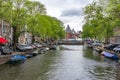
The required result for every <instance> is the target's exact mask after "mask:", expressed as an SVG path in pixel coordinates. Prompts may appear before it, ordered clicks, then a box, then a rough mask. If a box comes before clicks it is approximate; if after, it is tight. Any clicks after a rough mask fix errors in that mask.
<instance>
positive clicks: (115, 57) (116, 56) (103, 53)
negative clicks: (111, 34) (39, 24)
mask: <svg viewBox="0 0 120 80" xmlns="http://www.w3.org/2000/svg"><path fill="white" fill-rule="evenodd" d="M101 54H102V55H103V56H105V57H106V58H110V59H113V60H118V59H119V58H118V55H117V54H115V53H110V52H107V51H103V52H102V53H101Z"/></svg>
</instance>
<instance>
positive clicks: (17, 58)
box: [9, 54, 26, 63]
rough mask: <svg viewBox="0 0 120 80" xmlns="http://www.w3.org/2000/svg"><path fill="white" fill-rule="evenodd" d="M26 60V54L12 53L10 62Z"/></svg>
mask: <svg viewBox="0 0 120 80" xmlns="http://www.w3.org/2000/svg"><path fill="white" fill-rule="evenodd" d="M25 60H26V57H25V56H24V55H20V54H16V55H11V57H10V60H9V63H19V62H20V63H21V62H24V61H25Z"/></svg>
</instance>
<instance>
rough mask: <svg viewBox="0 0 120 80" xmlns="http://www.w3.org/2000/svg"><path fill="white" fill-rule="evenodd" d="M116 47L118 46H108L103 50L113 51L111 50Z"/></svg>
mask: <svg viewBox="0 0 120 80" xmlns="http://www.w3.org/2000/svg"><path fill="white" fill-rule="evenodd" d="M118 45H120V44H109V45H107V46H105V47H104V49H106V50H110V51H113V49H114V48H115V47H117V46H118Z"/></svg>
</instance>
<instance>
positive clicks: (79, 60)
mask: <svg viewBox="0 0 120 80" xmlns="http://www.w3.org/2000/svg"><path fill="white" fill-rule="evenodd" d="M62 46H63V47H64V48H65V49H62V50H56V51H48V52H46V53H45V54H39V55H38V56H35V57H32V58H29V59H27V60H26V61H25V62H24V63H21V64H8V63H7V64H3V65H1V66H0V80H120V77H119V74H120V67H119V65H117V64H116V63H115V62H114V61H112V60H109V59H105V58H101V57H100V54H98V53H96V52H94V51H92V50H91V49H86V48H85V47H84V46H82V45H62Z"/></svg>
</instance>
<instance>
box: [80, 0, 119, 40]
mask: <svg viewBox="0 0 120 80" xmlns="http://www.w3.org/2000/svg"><path fill="white" fill-rule="evenodd" d="M119 3H120V1H119V0H98V1H97V2H93V3H91V4H89V5H87V6H86V7H85V8H84V13H85V20H86V22H85V24H84V26H83V34H82V37H83V38H88V37H90V38H94V39H99V40H103V39H105V40H106V39H109V38H110V36H112V35H113V30H114V28H116V27H118V26H120V7H119V6H120V4H119ZM113 15H114V16H113Z"/></svg>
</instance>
